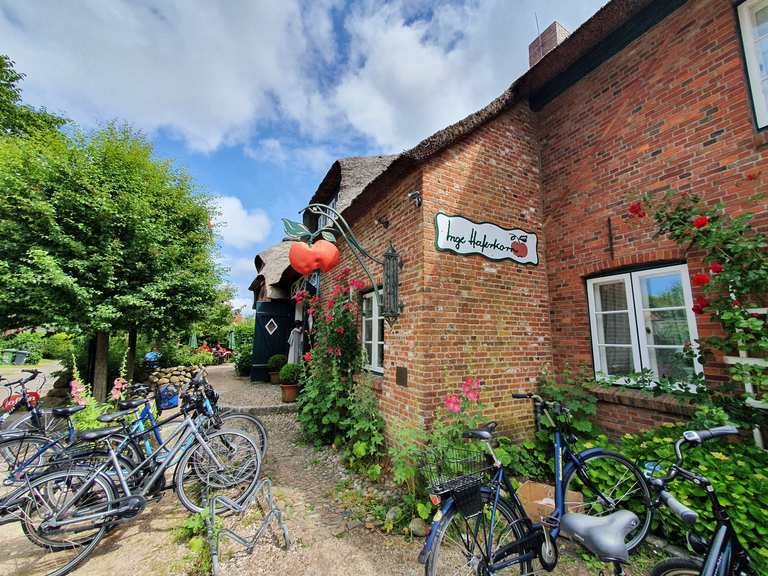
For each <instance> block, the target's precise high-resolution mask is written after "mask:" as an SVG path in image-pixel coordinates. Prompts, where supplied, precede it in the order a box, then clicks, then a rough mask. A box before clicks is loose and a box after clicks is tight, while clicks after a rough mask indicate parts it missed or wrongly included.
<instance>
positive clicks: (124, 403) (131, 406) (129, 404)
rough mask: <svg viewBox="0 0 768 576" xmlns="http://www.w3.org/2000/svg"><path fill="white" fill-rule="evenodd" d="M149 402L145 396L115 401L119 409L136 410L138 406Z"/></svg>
mask: <svg viewBox="0 0 768 576" xmlns="http://www.w3.org/2000/svg"><path fill="white" fill-rule="evenodd" d="M147 402H149V399H147V398H136V399H135V400H121V401H120V402H118V403H117V407H118V408H120V410H136V408H138V407H139V406H141V405H143V404H146V403H147Z"/></svg>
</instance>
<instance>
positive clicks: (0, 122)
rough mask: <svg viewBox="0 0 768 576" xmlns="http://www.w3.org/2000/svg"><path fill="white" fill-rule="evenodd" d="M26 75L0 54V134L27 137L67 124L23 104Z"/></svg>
mask: <svg viewBox="0 0 768 576" xmlns="http://www.w3.org/2000/svg"><path fill="white" fill-rule="evenodd" d="M23 79H24V75H23V74H21V73H19V72H17V71H16V70H15V69H14V67H13V61H12V60H11V59H10V58H8V56H6V55H4V54H0V134H5V135H25V134H29V133H30V132H33V131H36V130H41V129H42V130H51V129H55V128H58V127H59V126H61V125H63V124H65V123H66V120H65V119H64V118H61V117H60V116H55V115H54V114H50V113H48V112H46V111H45V110H37V109H35V108H32V107H31V106H25V105H24V104H22V103H21V88H20V87H19V83H20V82H21V81H22V80H23Z"/></svg>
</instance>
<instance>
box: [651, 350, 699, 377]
mask: <svg viewBox="0 0 768 576" xmlns="http://www.w3.org/2000/svg"><path fill="white" fill-rule="evenodd" d="M682 350H683V349H682V348H678V349H675V348H650V347H649V348H648V357H649V358H650V360H651V370H653V371H654V372H655V373H656V374H658V376H659V378H672V379H675V380H686V379H688V378H690V377H691V376H693V372H694V370H693V364H692V362H690V361H689V360H687V359H686V358H682V357H681V356H680V353H681V352H682Z"/></svg>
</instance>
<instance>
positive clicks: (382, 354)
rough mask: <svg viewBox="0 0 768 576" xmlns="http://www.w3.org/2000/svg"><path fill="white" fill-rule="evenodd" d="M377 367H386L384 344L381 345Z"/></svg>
mask: <svg viewBox="0 0 768 576" xmlns="http://www.w3.org/2000/svg"><path fill="white" fill-rule="evenodd" d="M376 366H378V367H379V368H383V367H384V344H383V343H382V344H379V357H378V359H377V361H376Z"/></svg>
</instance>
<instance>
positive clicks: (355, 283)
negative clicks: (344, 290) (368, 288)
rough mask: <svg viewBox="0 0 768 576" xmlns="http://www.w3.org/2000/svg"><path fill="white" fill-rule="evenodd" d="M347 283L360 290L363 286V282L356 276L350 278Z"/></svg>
mask: <svg viewBox="0 0 768 576" xmlns="http://www.w3.org/2000/svg"><path fill="white" fill-rule="evenodd" d="M349 285H350V286H351V287H352V288H354V289H355V290H362V289H363V288H365V282H363V281H362V280H358V279H357V278H352V280H350V281H349Z"/></svg>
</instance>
